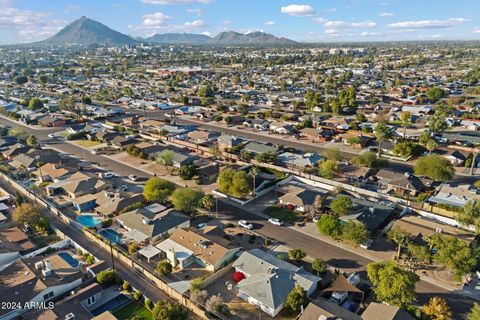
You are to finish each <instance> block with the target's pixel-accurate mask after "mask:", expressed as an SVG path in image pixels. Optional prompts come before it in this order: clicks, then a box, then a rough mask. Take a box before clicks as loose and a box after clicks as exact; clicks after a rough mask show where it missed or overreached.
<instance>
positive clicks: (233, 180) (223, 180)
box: [218, 169, 253, 198]
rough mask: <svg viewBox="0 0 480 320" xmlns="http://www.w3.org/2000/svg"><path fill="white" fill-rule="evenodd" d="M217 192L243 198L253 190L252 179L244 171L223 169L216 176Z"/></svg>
mask: <svg viewBox="0 0 480 320" xmlns="http://www.w3.org/2000/svg"><path fill="white" fill-rule="evenodd" d="M218 190H220V192H223V193H226V194H228V195H231V196H233V197H236V198H244V197H246V196H248V195H249V194H250V193H251V192H252V190H253V186H252V177H251V176H249V175H248V174H247V173H246V172H245V171H234V170H232V169H225V170H223V171H222V172H221V173H220V174H219V175H218Z"/></svg>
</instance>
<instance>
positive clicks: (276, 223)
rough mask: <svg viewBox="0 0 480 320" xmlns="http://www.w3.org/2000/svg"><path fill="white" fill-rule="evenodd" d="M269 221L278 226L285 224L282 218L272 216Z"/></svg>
mask: <svg viewBox="0 0 480 320" xmlns="http://www.w3.org/2000/svg"><path fill="white" fill-rule="evenodd" d="M268 222H270V223H271V224H274V225H276V226H281V225H283V221H281V220H280V219H276V218H270V219H268Z"/></svg>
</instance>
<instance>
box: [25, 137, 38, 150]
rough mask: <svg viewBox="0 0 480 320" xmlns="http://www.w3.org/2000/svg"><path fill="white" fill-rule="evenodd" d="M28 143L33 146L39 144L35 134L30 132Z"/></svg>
mask: <svg viewBox="0 0 480 320" xmlns="http://www.w3.org/2000/svg"><path fill="white" fill-rule="evenodd" d="M27 144H28V145H29V146H31V147H34V146H37V145H38V139H37V137H35V136H34V135H33V134H29V135H28V138H27Z"/></svg>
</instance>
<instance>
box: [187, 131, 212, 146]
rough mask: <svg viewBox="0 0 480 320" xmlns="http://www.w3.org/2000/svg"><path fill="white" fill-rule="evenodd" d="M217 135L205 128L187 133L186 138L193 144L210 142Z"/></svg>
mask: <svg viewBox="0 0 480 320" xmlns="http://www.w3.org/2000/svg"><path fill="white" fill-rule="evenodd" d="M217 137H218V133H216V132H212V131H205V130H195V131H191V132H189V133H188V134H187V138H188V140H189V141H190V142H192V143H195V144H201V143H206V142H210V141H213V140H215V139H216V138H217Z"/></svg>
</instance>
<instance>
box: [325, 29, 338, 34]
mask: <svg viewBox="0 0 480 320" xmlns="http://www.w3.org/2000/svg"><path fill="white" fill-rule="evenodd" d="M325 33H326V34H334V33H338V31H337V30H335V29H327V30H325Z"/></svg>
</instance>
